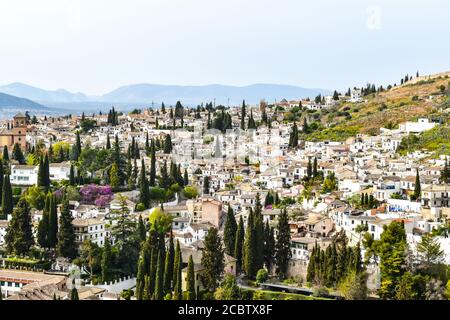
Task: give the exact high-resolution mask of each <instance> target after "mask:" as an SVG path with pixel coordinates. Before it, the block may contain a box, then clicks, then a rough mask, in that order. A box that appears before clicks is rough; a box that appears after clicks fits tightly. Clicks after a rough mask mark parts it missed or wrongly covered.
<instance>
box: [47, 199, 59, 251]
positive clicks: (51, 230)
mask: <svg viewBox="0 0 450 320" xmlns="http://www.w3.org/2000/svg"><path fill="white" fill-rule="evenodd" d="M48 217H49V220H48V221H49V227H48V245H49V247H50V248H55V247H56V244H57V239H58V238H57V234H58V213H57V208H56V196H55V195H54V194H52V195H51V198H50V211H49V216H48Z"/></svg>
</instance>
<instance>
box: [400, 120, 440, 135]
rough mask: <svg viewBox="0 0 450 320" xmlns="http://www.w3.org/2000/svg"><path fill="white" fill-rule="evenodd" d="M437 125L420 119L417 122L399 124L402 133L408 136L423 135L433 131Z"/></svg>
mask: <svg viewBox="0 0 450 320" xmlns="http://www.w3.org/2000/svg"><path fill="white" fill-rule="evenodd" d="M436 125H437V123H435V122H430V121H429V120H428V119H426V118H419V119H418V120H417V122H412V121H406V122H403V123H400V124H399V130H400V132H404V133H407V134H410V133H421V132H424V131H427V130H430V129H433V128H434V127H435V126H436Z"/></svg>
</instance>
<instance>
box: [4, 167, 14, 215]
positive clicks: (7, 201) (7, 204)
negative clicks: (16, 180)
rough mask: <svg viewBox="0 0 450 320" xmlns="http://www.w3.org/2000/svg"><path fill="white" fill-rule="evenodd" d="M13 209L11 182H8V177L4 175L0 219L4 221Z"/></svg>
mask: <svg viewBox="0 0 450 320" xmlns="http://www.w3.org/2000/svg"><path fill="white" fill-rule="evenodd" d="M13 208H14V201H13V195H12V189H11V182H10V180H9V175H5V177H4V178H3V187H2V211H1V219H2V220H6V219H7V217H8V215H9V214H12V212H13Z"/></svg>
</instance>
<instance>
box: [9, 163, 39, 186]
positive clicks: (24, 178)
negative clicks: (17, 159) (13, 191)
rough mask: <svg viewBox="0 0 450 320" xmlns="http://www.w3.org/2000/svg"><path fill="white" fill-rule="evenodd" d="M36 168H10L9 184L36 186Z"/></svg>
mask: <svg viewBox="0 0 450 320" xmlns="http://www.w3.org/2000/svg"><path fill="white" fill-rule="evenodd" d="M38 169H39V167H38V166H26V165H13V166H11V178H10V179H11V184H12V185H18V186H32V185H35V184H37V180H38Z"/></svg>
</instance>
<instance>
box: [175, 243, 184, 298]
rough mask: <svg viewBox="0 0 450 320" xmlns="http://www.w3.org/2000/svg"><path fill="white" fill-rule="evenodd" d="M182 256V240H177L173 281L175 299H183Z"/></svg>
mask: <svg viewBox="0 0 450 320" xmlns="http://www.w3.org/2000/svg"><path fill="white" fill-rule="evenodd" d="M182 264H183V261H182V257H181V249H180V242H179V241H178V240H177V247H176V249H175V262H174V267H173V271H174V272H173V283H174V293H173V300H182V299H183V294H182V285H183V284H182V283H183V279H182V278H181V268H182Z"/></svg>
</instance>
